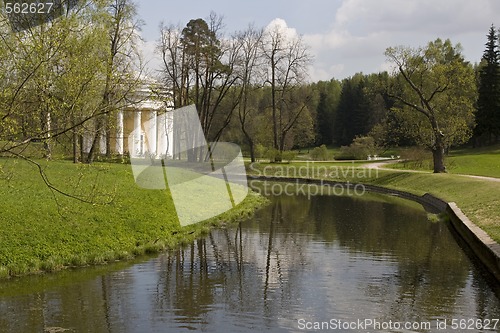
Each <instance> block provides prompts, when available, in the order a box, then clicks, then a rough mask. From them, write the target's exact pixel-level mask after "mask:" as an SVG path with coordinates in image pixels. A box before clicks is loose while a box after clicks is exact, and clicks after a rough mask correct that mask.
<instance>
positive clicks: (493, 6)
mask: <svg viewBox="0 0 500 333" xmlns="http://www.w3.org/2000/svg"><path fill="white" fill-rule="evenodd" d="M136 2H137V3H138V5H139V16H140V17H141V19H143V20H144V22H145V26H144V27H143V31H142V36H143V38H144V39H145V41H146V43H145V45H144V51H143V52H144V55H145V57H146V58H148V59H152V60H151V61H150V67H152V68H155V67H157V66H159V61H158V60H157V59H156V60H155V59H154V57H153V49H154V44H155V40H156V39H158V37H159V29H158V26H159V24H160V22H161V21H164V22H165V23H174V24H177V23H180V24H181V25H185V24H186V23H187V22H188V21H189V20H190V19H192V18H199V17H201V18H206V17H207V16H208V15H209V14H210V12H211V11H214V12H216V13H217V14H219V15H222V16H224V23H225V25H226V31H227V34H231V32H234V31H238V30H243V29H245V28H246V27H247V26H248V25H249V24H250V23H254V24H255V25H256V26H257V27H265V26H267V25H268V24H270V23H271V22H272V21H273V20H274V21H275V22H276V19H278V18H279V19H280V20H279V21H280V22H281V24H285V25H286V26H287V27H288V29H290V30H291V31H292V32H293V33H297V34H300V35H302V36H303V38H304V41H305V42H306V44H307V45H308V46H309V48H310V52H311V54H312V55H313V56H314V59H315V60H314V63H313V65H312V66H311V68H310V69H309V75H310V80H311V81H316V80H328V79H330V78H332V77H335V78H338V79H342V78H345V77H348V76H351V75H353V74H354V73H356V72H360V71H362V72H364V73H373V72H378V71H381V70H386V69H390V67H389V65H388V64H387V63H386V59H385V57H384V55H383V53H384V50H385V49H386V48H387V47H389V46H395V45H409V46H415V47H416V46H421V45H425V44H426V43H427V42H429V41H431V40H434V39H436V38H438V37H440V38H443V39H445V38H450V39H451V40H452V42H453V43H461V44H462V46H463V52H464V55H465V57H466V59H467V60H469V61H471V62H478V61H479V60H480V58H481V55H482V53H483V50H484V44H485V42H486V34H487V33H488V29H489V27H490V25H491V24H492V23H493V24H495V25H496V26H500V15H499V14H498V13H500V1H498V0H475V1H470V0H310V1H304V0H288V1H284V0H267V1H264V0H254V1H251V2H250V1H245V2H244V1H238V0H233V1H229V0H212V1H206V0H205V1H200V0H195V1H193V0H192V1H176V2H173V1H165V0H142V1H136Z"/></svg>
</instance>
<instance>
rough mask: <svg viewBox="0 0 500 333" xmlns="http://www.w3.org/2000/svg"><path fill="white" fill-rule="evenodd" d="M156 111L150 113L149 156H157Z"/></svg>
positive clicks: (147, 134)
mask: <svg viewBox="0 0 500 333" xmlns="http://www.w3.org/2000/svg"><path fill="white" fill-rule="evenodd" d="M156 115H157V113H156V111H149V119H148V123H147V125H146V138H147V142H148V143H147V149H146V150H147V151H148V153H149V154H154V155H157V154H156V146H157V121H156Z"/></svg>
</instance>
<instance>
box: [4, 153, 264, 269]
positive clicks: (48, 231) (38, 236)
mask: <svg viewBox="0 0 500 333" xmlns="http://www.w3.org/2000/svg"><path fill="white" fill-rule="evenodd" d="M40 163H41V164H42V165H43V168H44V171H45V173H46V175H47V177H48V180H49V181H50V182H51V184H53V185H54V186H55V187H57V189H59V190H62V191H66V192H68V193H71V194H73V195H75V196H78V197H79V198H81V199H84V200H86V201H92V202H93V203H92V204H90V203H84V202H81V201H78V200H76V199H73V198H68V197H65V196H62V195H61V194H58V193H56V192H53V191H51V190H50V189H49V188H48V187H47V185H46V184H45V183H44V182H43V180H42V178H41V176H40V174H39V171H38V170H37V168H35V167H34V166H33V165H31V164H29V163H27V162H25V161H22V160H17V159H0V211H1V215H0V244H1V247H0V278H5V277H8V276H18V275H25V274H30V273H38V272H43V271H54V270H59V269H63V268H65V267H70V266H85V265H89V264H103V263H106V262H111V261H115V260H118V259H128V258H132V257H134V256H138V255H141V254H144V253H153V252H158V251H162V250H164V249H166V248H172V247H175V246H178V245H180V244H187V243H189V242H191V241H192V240H193V239H195V238H197V237H200V236H201V235H202V234H204V233H206V232H208V230H210V228H211V227H213V226H220V225H223V224H224V223H230V222H233V221H237V220H239V219H241V218H243V217H246V216H249V215H251V214H252V213H253V211H254V210H255V209H256V207H259V206H261V205H262V204H263V203H264V202H265V199H264V198H262V197H260V196H257V195H255V194H251V195H249V196H248V197H247V198H246V199H245V201H244V202H243V203H242V204H240V205H239V206H238V207H236V208H235V209H233V210H231V211H229V212H226V213H224V214H222V215H220V216H218V217H216V218H213V219H210V220H208V221H205V222H203V223H198V224H193V225H190V226H186V227H181V226H180V225H179V222H178V219H177V215H176V213H175V208H174V205H173V201H172V198H171V195H170V193H169V192H168V191H167V190H145V189H141V188H139V187H137V186H136V184H135V182H134V178H133V175H132V170H131V167H130V165H122V164H105V163H96V164H94V165H91V166H89V165H75V164H72V163H70V162H66V161H53V162H49V163H47V162H44V161H41V162H40Z"/></svg>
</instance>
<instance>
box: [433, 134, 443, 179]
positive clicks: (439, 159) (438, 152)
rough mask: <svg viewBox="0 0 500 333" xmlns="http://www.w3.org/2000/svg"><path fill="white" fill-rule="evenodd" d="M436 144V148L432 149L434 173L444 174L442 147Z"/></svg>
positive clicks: (440, 144)
mask: <svg viewBox="0 0 500 333" xmlns="http://www.w3.org/2000/svg"><path fill="white" fill-rule="evenodd" d="M440 141H441V140H439V142H437V143H436V146H435V147H434V148H433V149H432V159H433V162H434V173H443V172H446V167H445V165H444V145H443V143H442V142H440Z"/></svg>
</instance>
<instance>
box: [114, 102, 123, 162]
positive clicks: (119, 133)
mask: <svg viewBox="0 0 500 333" xmlns="http://www.w3.org/2000/svg"><path fill="white" fill-rule="evenodd" d="M116 153H117V154H119V155H123V111H122V110H120V111H118V115H117V119H116Z"/></svg>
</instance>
